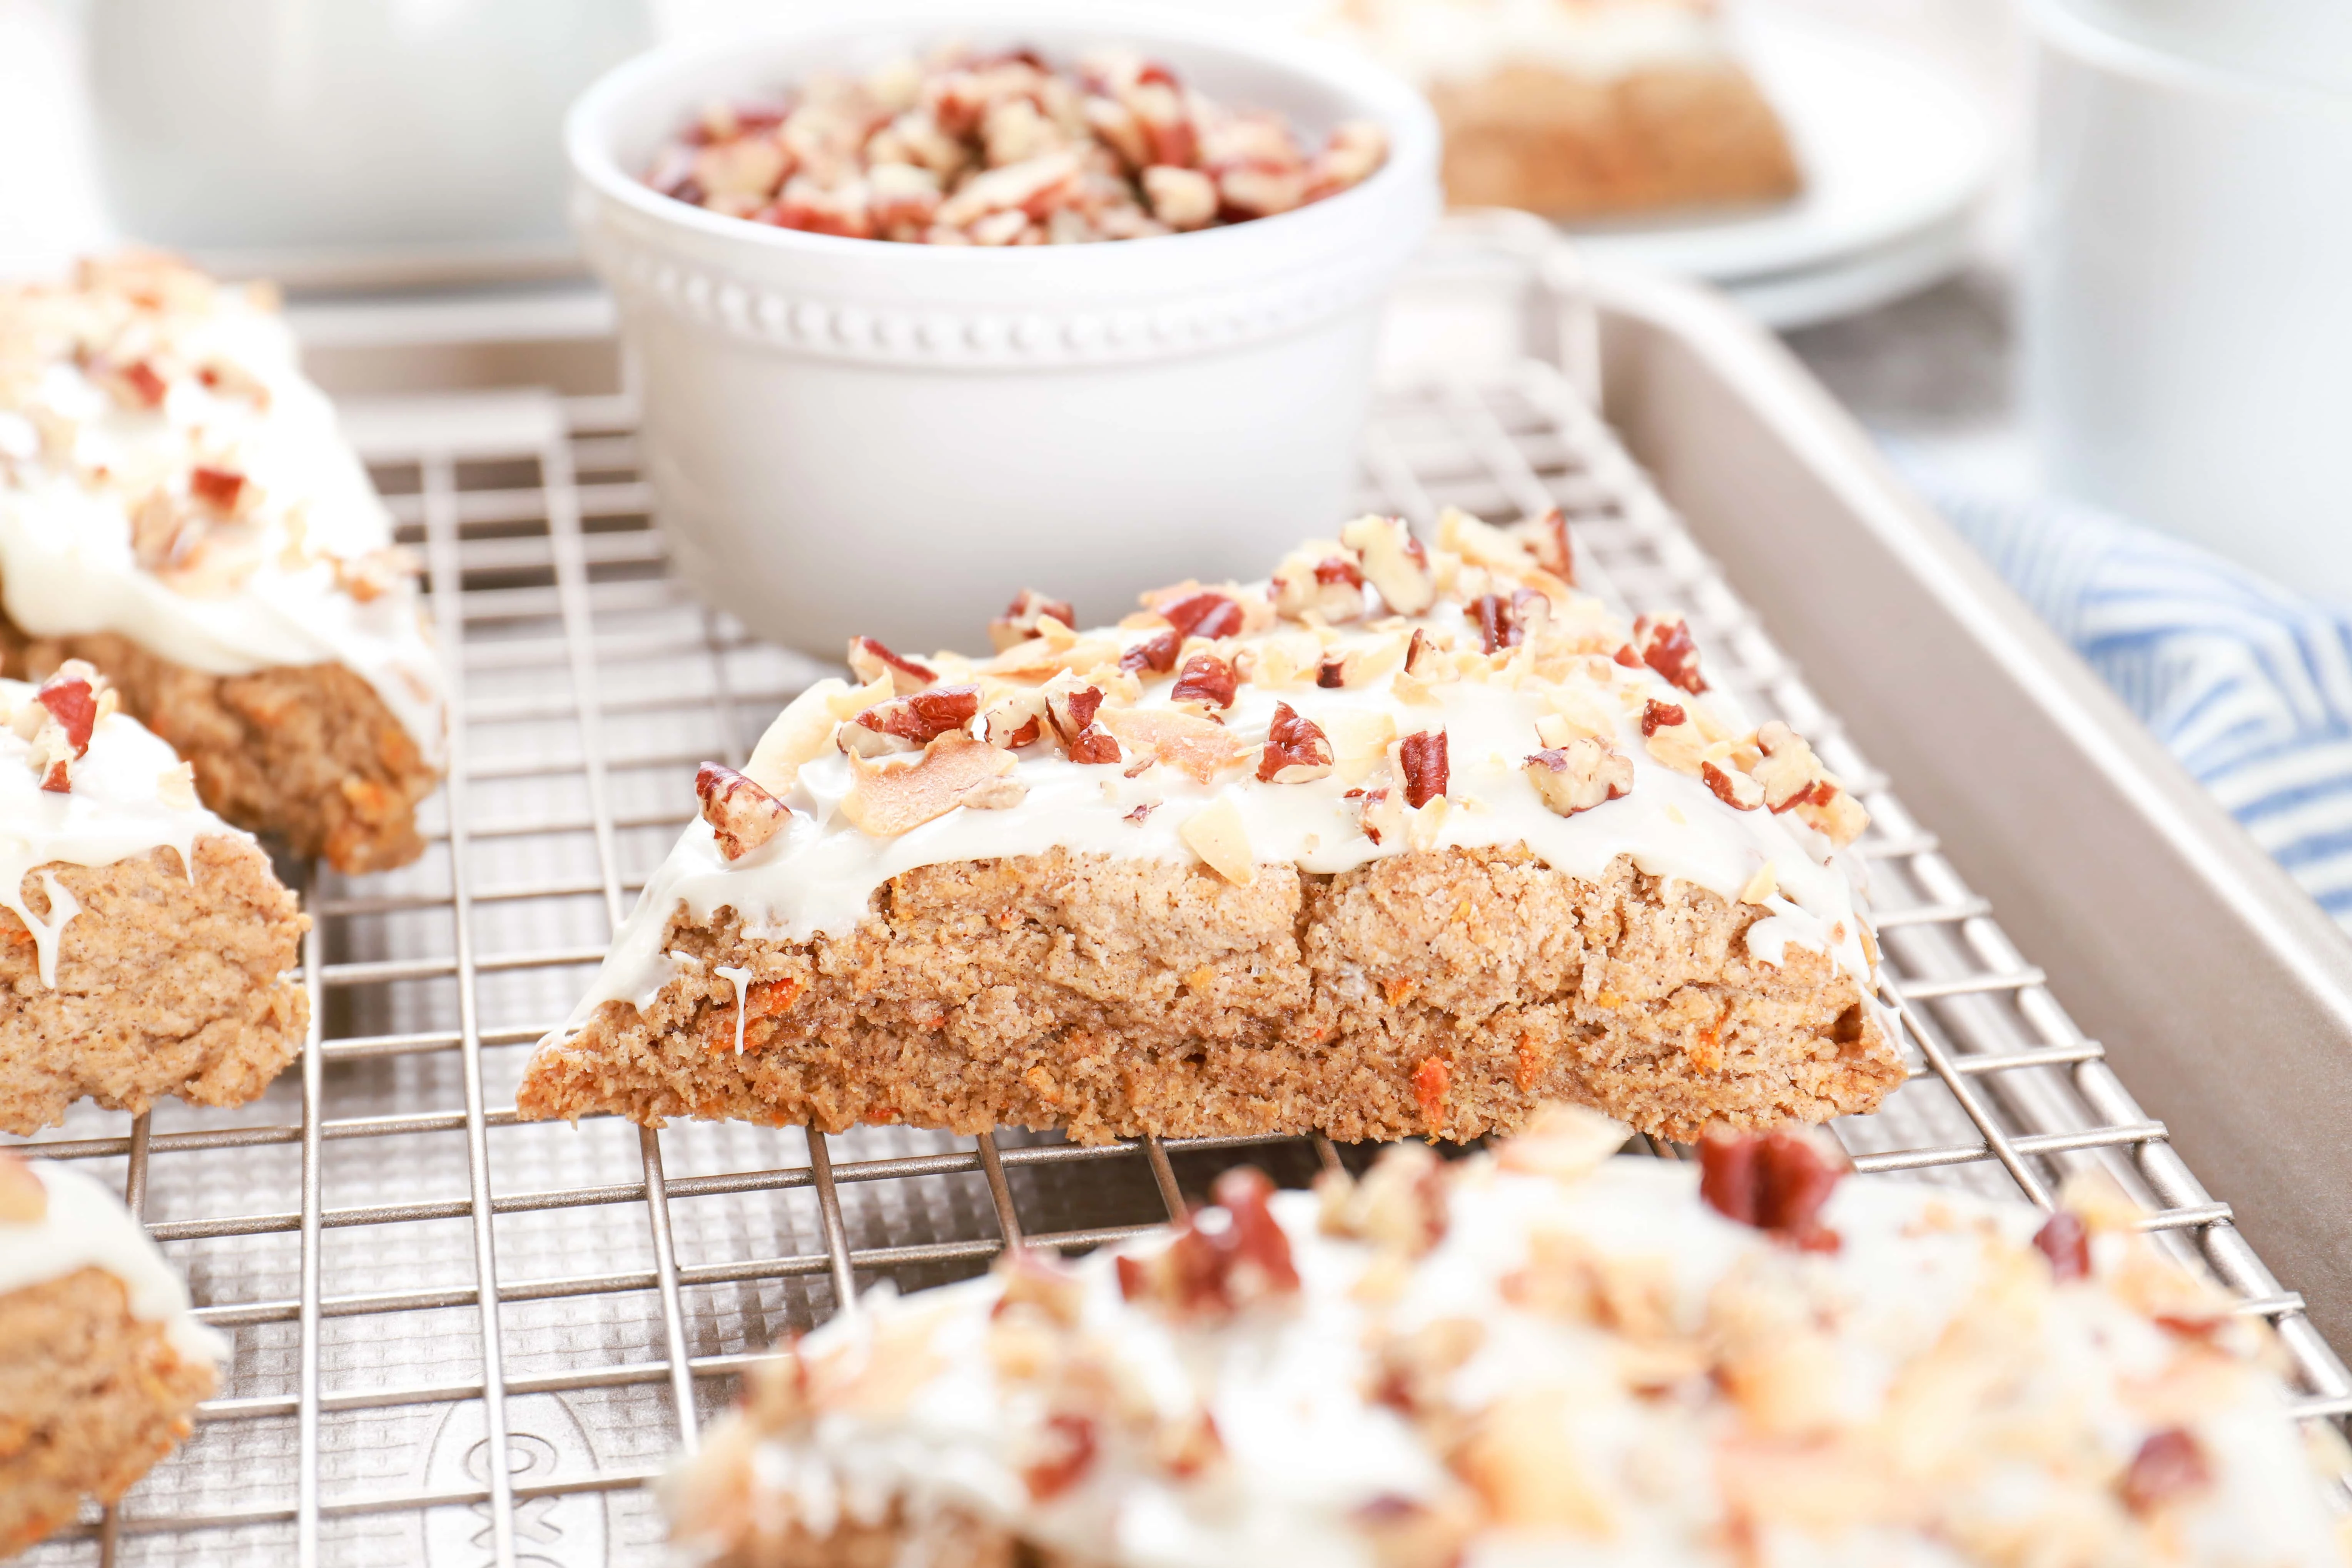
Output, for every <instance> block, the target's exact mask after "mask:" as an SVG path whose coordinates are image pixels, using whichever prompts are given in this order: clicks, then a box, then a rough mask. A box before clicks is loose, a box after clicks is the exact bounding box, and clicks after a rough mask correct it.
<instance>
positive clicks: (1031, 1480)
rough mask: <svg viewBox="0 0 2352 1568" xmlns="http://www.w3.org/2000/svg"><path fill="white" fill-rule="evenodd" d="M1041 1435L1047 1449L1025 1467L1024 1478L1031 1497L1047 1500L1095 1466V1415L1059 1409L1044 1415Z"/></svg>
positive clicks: (1069, 1487)
mask: <svg viewBox="0 0 2352 1568" xmlns="http://www.w3.org/2000/svg"><path fill="white" fill-rule="evenodd" d="M1038 1436H1039V1439H1040V1446H1041V1447H1042V1448H1043V1450H1044V1451H1043V1452H1042V1453H1041V1454H1040V1455H1039V1456H1038V1457H1036V1458H1033V1459H1031V1460H1030V1461H1029V1462H1028V1463H1027V1464H1025V1465H1024V1466H1022V1468H1021V1479H1022V1482H1023V1483H1024V1485H1025V1486H1027V1487H1028V1489H1029V1496H1030V1499H1031V1500H1033V1501H1035V1502H1045V1501H1048V1500H1052V1499H1054V1498H1057V1497H1059V1496H1061V1495H1062V1493H1064V1492H1066V1491H1067V1490H1069V1489H1071V1488H1072V1487H1074V1486H1076V1485H1077V1484H1078V1482H1080V1481H1081V1480H1083V1479H1086V1474H1087V1470H1089V1469H1091V1468H1093V1467H1094V1462H1095V1450H1096V1447H1097V1443H1096V1438H1095V1423H1094V1418H1093V1417H1092V1416H1089V1415H1075V1414H1073V1413H1071V1412H1069V1411H1056V1412H1055V1414H1053V1415H1048V1416H1047V1417H1045V1430H1044V1431H1042V1432H1041V1433H1039V1434H1038Z"/></svg>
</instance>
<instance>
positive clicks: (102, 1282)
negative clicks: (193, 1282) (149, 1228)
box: [0, 1150, 228, 1557]
mask: <svg viewBox="0 0 2352 1568" xmlns="http://www.w3.org/2000/svg"><path fill="white" fill-rule="evenodd" d="M227 1350H228V1347H227V1344H226V1342H224V1341H223V1340H222V1339H221V1337H220V1336H219V1335H218V1334H216V1333H215V1332H214V1331H212V1330H210V1329H208V1328H205V1326H204V1325H203V1324H202V1323H199V1322H198V1321H196V1320H195V1318H194V1316H193V1315H192V1314H191V1313H190V1312H189V1310H188V1289H187V1287H186V1286H185V1285H184V1284H183V1283H181V1280H180V1277H179V1276H178V1275H177V1274H175V1273H173V1270H172V1266H171V1265H170V1264H168V1263H166V1262H165V1261H164V1260H163V1254H162V1253H161V1252H159V1251H157V1250H156V1248H155V1243H154V1242H153V1241H152V1240H151V1239H150V1238H149V1237H148V1235H147V1233H146V1231H144V1230H143V1229H142V1228H141V1227H140V1225H139V1222H138V1221H137V1220H136V1219H134V1218H132V1217H131V1212H130V1211H129V1210H128V1209H126V1208H124V1207H123V1206H122V1202H121V1199H119V1198H117V1197H116V1196H115V1195H114V1194H112V1193H110V1192H109V1191H107V1190H106V1189H105V1188H104V1187H102V1186H100V1185H99V1184H98V1183H96V1182H95V1181H92V1180H91V1179H90V1178H89V1176H86V1175H84V1174H83V1173H81V1172H79V1171H78V1170H75V1169H73V1168H71V1167H70V1166H67V1165H60V1164H54V1163H50V1162H48V1161H46V1160H32V1161H27V1160H25V1159H22V1158H20V1157H18V1156H17V1155H15V1154H12V1153H9V1152H6V1151H5V1150H0V1557H9V1556H13V1555H14V1554H16V1552H22V1551H23V1550H25V1548H26V1547H28V1546H30V1545H32V1544H33V1543H34V1542H37V1541H39V1540H40V1539H41V1538H42V1537H44V1536H46V1535H47V1534H48V1533H49V1532H50V1531H54V1530H56V1529H57V1528H58V1526H60V1525H62V1524H64V1523H66V1522H67V1521H68V1520H70V1519H72V1518H73V1516H74V1514H75V1513H76V1511H78V1510H79V1508H80V1507H81V1500H82V1499H83V1498H85V1497H94V1498H96V1499H98V1500H100V1502H107V1503H110V1502H112V1501H114V1500H116V1499H117V1498H120V1497H121V1495H122V1494H123V1493H124V1492H126V1491H128V1490H130V1489H131V1485H132V1483H134V1482H135V1481H137V1480H138V1479H139V1478H140V1477H142V1476H143V1475H145V1474H146V1473H147V1470H148V1468H149V1467H150V1466H152V1465H153V1464H154V1463H155V1461H156V1460H158V1459H160V1458H163V1456H164V1455H165V1454H168V1453H170V1452H171V1451H172V1448H173V1446H174V1445H175V1444H177V1443H178V1442H179V1441H180V1440H181V1439H183V1438H184V1437H185V1436H187V1435H188V1433H189V1432H190V1430H192V1422H193V1417H194V1412H195V1407H196V1402H197V1401H198V1400H201V1399H206V1398H209V1397H210V1396H211V1395H212V1393H213V1390H214V1389H215V1386H216V1385H217V1384H218V1381H219V1372H218V1367H219V1363H220V1362H221V1361H222V1360H223V1359H224V1357H225V1356H226V1353H227Z"/></svg>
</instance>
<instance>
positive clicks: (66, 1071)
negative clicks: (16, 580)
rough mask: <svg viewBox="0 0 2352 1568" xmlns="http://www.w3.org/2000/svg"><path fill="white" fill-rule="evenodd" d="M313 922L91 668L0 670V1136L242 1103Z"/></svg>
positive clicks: (256, 1085)
mask: <svg viewBox="0 0 2352 1568" xmlns="http://www.w3.org/2000/svg"><path fill="white" fill-rule="evenodd" d="M309 926H310V921H309V920H308V919H307V918H306V917H305V916H303V915H301V914H299V913H298V912H297V911H296V909H295V901H294V895H293V894H292V893H290V892H289V891H287V889H285V887H284V886H283V885H281V884H280V883H279V882H278V877H277V874H276V873H275V872H274V871H272V870H271V869H270V867H269V857H268V856H267V855H266V854H264V853H263V852H262V849H261V847H260V846H259V845H258V844H256V843H255V842H254V841H253V838H252V837H251V836H250V835H247V834H245V833H242V832H239V831H238V830H237V829H236V828H234V827H231V826H228V825H227V824H226V823H224V822H223V821H221V819H220V818H219V817H217V816H214V815H213V814H212V813H211V812H209V811H207V810H205V807H204V806H203V805H201V804H200V803H199V802H198V801H197V799H196V795H195V789H194V784H193V782H192V780H191V778H190V773H189V769H188V765H187V764H186V763H184V762H182V761H181V760H180V759H179V758H178V757H177V756H175V755H173V752H172V749H171V747H169V746H167V745H165V744H164V743H163V742H162V741H159V740H157V739H156V738H155V737H154V736H153V735H152V734H151V733H149V732H148V731H146V730H145V729H144V728H142V726H141V725H140V724H139V722H138V721H136V720H134V719H132V718H131V716H130V715H129V714H127V713H123V712H119V711H117V710H116V702H115V698H114V693H113V690H112V689H110V687H109V686H108V685H107V683H106V681H105V679H104V678H102V677H100V676H98V675H97V674H95V673H94V672H93V671H92V670H91V669H90V668H89V666H87V665H84V664H80V663H79V662H77V663H72V664H68V666H66V668H63V669H61V670H59V671H58V673H57V674H55V675H53V676H51V677H50V678H49V679H48V680H47V682H46V683H45V684H43V685H42V686H40V687H37V688H36V687H32V686H28V685H26V683H24V682H23V681H17V680H0V1131H9V1132H31V1131H36V1130H37V1129H39V1128H42V1127H46V1126H48V1125H49V1124H51V1123H53V1122H55V1121H59V1120H61V1119H62V1118H63V1117H64V1114H65V1109H66V1107H67V1106H68V1104H69V1103H71V1102H72V1101H74V1100H79V1099H80V1098H82V1097H83V1096H85V1095H87V1096H89V1098H91V1099H94V1100H97V1101H98V1102H99V1103H100V1105H104V1106H108V1107H110V1108H112V1109H118V1110H130V1111H143V1110H146V1109H147V1107H148V1106H149V1104H150V1103H151V1102H152V1101H153V1100H156V1099H158V1098H159V1097H161V1096H163V1095H167V1094H174V1095H178V1096H179V1097H180V1098H181V1099H183V1100H194V1101H195V1102H196V1103H197V1104H199V1105H242V1104H244V1103H245V1102H246V1101H247V1100H251V1099H253V1098H254V1097H255V1096H256V1095H257V1094H259V1093H260V1092H261V1091H262V1090H263V1089H266V1088H268V1085H269V1080H270V1079H274V1078H276V1077H277V1076H278V1071H279V1069H280V1068H284V1067H285V1065H286V1064H287V1063H288V1062H289V1061H290V1060H292V1059H293V1057H294V1053H295V1052H296V1051H298V1050H299V1049H300V1048H301V1045H302V1035H303V1030H304V1028H305V1027H306V1026H307V1025H308V1023H309V1019H310V1005H309V1001H308V999H307V998H306V997H305V996H304V994H303V992H302V988H301V986H299V984H295V983H294V982H293V981H292V980H290V979H289V978H288V972H289V971H290V970H291V969H293V967H294V965H295V963H297V962H298V960H299V955H300V949H301V941H302V933H303V931H306V930H307V929H308V928H309Z"/></svg>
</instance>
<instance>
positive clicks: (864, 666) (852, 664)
mask: <svg viewBox="0 0 2352 1568" xmlns="http://www.w3.org/2000/svg"><path fill="white" fill-rule="evenodd" d="M849 668H851V669H852V670H853V671H855V672H856V676H857V679H859V680H860V681H861V682H865V683H866V684H869V685H870V684H871V683H872V682H873V681H875V680H876V679H879V678H880V677H881V676H882V675H883V674H884V673H885V672H887V674H888V675H889V677H890V687H891V689H892V690H894V691H896V692H898V695H899V696H901V697H904V696H906V695H907V694H908V693H909V692H914V691H920V690H921V689H923V688H924V687H926V686H929V685H930V684H931V683H932V682H933V681H936V680H937V679H939V675H938V673H937V672H936V671H934V670H933V669H932V668H931V667H930V666H929V665H928V664H924V663H922V662H921V661H920V660H919V659H912V658H906V657H904V656H903V655H900V654H896V653H892V652H891V651H890V650H889V649H888V648H887V647H884V646H883V645H882V644H880V643H878V642H877V641H875V640H874V639H873V638H872V637H852V638H850V639H849Z"/></svg>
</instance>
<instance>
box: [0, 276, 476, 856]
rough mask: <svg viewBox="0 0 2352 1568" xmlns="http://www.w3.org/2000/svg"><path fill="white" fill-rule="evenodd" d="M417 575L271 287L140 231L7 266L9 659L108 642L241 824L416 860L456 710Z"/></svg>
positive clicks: (0, 415) (135, 708) (134, 708)
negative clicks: (108, 250)
mask: <svg viewBox="0 0 2352 1568" xmlns="http://www.w3.org/2000/svg"><path fill="white" fill-rule="evenodd" d="M415 576H416V569H415V564H414V563H412V562H411V561H410V560H409V558H408V555H407V552H404V551H403V550H401V549H399V548H398V547H397V546H395V545H394V543H393V539H392V519H391V517H390V516H389V515H388V514H387V513H386V512H385V510H384V506H383V502H382V501H381V500H378V499H377V498H376V494H375V491H374V490H373V489H372V488H371V487H370V485H369V483H368V477H367V470H366V469H365V468H362V466H361V464H360V460H359V458H358V455H357V454H356V453H354V452H353V451H352V447H351V446H350V444H349V443H348V442H346V441H345V440H344V439H343V437H342V435H341V432H340V431H339V430H338V429H337V428H336V425H335V414H334V409H333V408H332V406H331V405H330V404H329V403H328V401H327V399H326V397H325V396H324V395H322V394H321V393H320V391H319V389H318V388H317V387H316V386H314V385H312V384H310V382H309V381H308V380H306V379H305V378H304V377H303V375H302V373H301V370H300V368H299V363H298V355H297V351H296V347H295V342H294V335H293V333H292V332H291V331H289V330H288V328H287V325H286V322H285V320H284V318H283V317H281V316H280V315H279V314H278V310H277V308H276V302H275V299H274V297H273V295H272V292H271V291H270V290H268V289H267V288H259V287H257V288H238V287H234V286H230V285H226V284H219V283H215V282H214V281H213V279H209V278H207V277H205V275H204V274H203V273H201V272H198V271H196V270H194V268H190V267H188V266H187V265H185V264H184V263H183V262H180V261H177V260H174V259H173V258H169V257H163V256H156V255H149V254H136V253H134V254H126V255H121V256H115V257H111V258H106V259H103V260H93V261H88V262H85V263H83V264H82V267H81V268H80V271H79V275H78V276H77V277H76V278H75V279H74V280H73V281H72V282H71V283H69V284H65V285H50V284H42V283H32V284H20V285H12V286H7V287H0V611H5V614H0V651H5V655H6V659H7V665H8V669H9V673H10V674H12V675H29V676H30V677H31V678H32V679H36V680H38V679H45V678H46V677H47V676H48V675H50V674H51V673H53V672H54V671H55V670H56V669H57V668H58V667H59V666H60V665H62V664H63V663H65V662H66V661H67V660H68V659H75V658H80V659H87V660H89V662H90V663H92V664H94V665H96V666H98V667H99V668H100V669H102V670H104V671H105V672H106V673H107V675H108V676H109V677H110V678H111V679H112V680H113V681H114V684H115V686H116V689H118V691H119V692H120V694H121V701H122V706H123V708H124V709H125V710H127V711H128V712H129V713H130V714H131V716H132V717H134V718H136V719H138V720H140V721H142V722H143V723H145V724H146V725H147V727H148V728H149V729H151V730H152V731H155V732H156V733H157V734H158V735H161V736H162V737H163V739H164V740H165V741H166V742H169V743H170V744H171V745H172V746H173V748H174V749H176V750H177V751H178V752H179V753H180V755H181V756H183V757H184V758H186V759H187V761H188V762H189V763H191V764H192V765H193V766H194V769H195V776H196V791H197V793H198V794H199V795H202V796H203V797H204V800H205V805H209V806H211V807H212V808H213V809H214V810H215V811H217V812H219V813H220V814H221V815H222V816H225V817H226V818H228V820H229V821H231V822H233V823H235V824H236V825H237V826H240V827H247V828H251V829H253V830H255V831H257V832H264V833H275V834H278V835H281V836H283V837H285V838H286V839H287V841H288V842H289V844H291V846H292V847H293V848H294V849H295V851H296V852H297V853H298V854H301V855H306V856H309V855H317V856H322V857H324V858H326V860H327V861H328V862H329V863H330V864H331V865H332V866H333V867H334V868H336V869H337V870H340V871H373V870H382V869H384V868H389V867H394V866H402V865H405V864H407V863H408V862H409V861H411V860H414V859H415V858H416V857H417V856H418V855H419V854H421V853H423V852H424V847H425V845H424V840H423V839H422V838H421V837H419V836H418V834H417V830H416V821H415V811H416V804H417V802H419V801H420V800H422V799H424V797H425V796H426V795H430V794H432V793H433V791H434V790H435V789H436V787H438V785H439V784H440V780H441V765H442V764H441V759H442V754H443V752H444V751H445V749H446V738H445V731H446V722H447V720H446V712H445V707H446V703H445V700H444V697H443V693H442V682H441V675H440V666H439V661H438V660H437V659H436V657H435V655H434V652H433V647H432V644H431V643H430V642H429V641H428V640H427V639H426V637H425V629H424V625H423V622H422V619H421V618H420V616H419V611H418V606H419V600H418V595H417V591H416V582H415Z"/></svg>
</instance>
